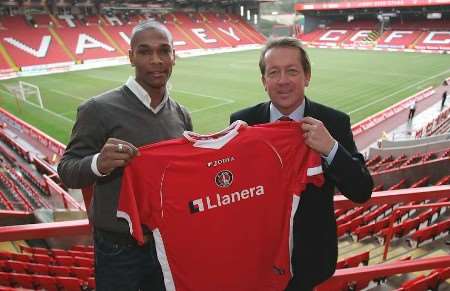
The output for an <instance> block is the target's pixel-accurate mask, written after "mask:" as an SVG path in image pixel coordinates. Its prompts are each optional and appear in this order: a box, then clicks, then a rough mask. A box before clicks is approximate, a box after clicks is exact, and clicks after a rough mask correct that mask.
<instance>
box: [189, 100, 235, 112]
mask: <svg viewBox="0 0 450 291" xmlns="http://www.w3.org/2000/svg"><path fill="white" fill-rule="evenodd" d="M231 103H234V101H232V102H224V103H220V104H216V105H211V106H207V107H203V108H199V109H195V110H192V111H190V113H191V114H193V113H198V112H202V111H206V110H209V109H213V108H217V107H222V106H225V105H228V104H231Z"/></svg>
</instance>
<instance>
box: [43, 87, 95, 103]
mask: <svg viewBox="0 0 450 291" xmlns="http://www.w3.org/2000/svg"><path fill="white" fill-rule="evenodd" d="M48 90H49V91H52V92H55V93H57V94H61V95H64V96H67V97H71V98H73V99H77V100H81V101H86V99H85V98H82V97H78V96H74V95H72V94H69V93H66V92H63V91H60V90H56V89H48Z"/></svg>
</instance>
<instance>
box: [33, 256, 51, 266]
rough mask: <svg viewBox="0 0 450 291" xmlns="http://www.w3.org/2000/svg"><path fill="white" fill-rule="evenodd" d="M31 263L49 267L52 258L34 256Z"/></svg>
mask: <svg viewBox="0 0 450 291" xmlns="http://www.w3.org/2000/svg"><path fill="white" fill-rule="evenodd" d="M33 261H34V262H35V263H39V264H44V265H50V264H53V258H52V257H50V256H49V255H41V254H34V255H33Z"/></svg>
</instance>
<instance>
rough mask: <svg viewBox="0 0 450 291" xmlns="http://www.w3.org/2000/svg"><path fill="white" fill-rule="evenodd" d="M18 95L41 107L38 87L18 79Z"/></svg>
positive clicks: (42, 105)
mask: <svg viewBox="0 0 450 291" xmlns="http://www.w3.org/2000/svg"><path fill="white" fill-rule="evenodd" d="M19 96H20V98H21V99H22V100H23V101H25V102H27V103H29V104H31V105H34V106H38V107H39V108H41V109H43V108H44V104H43V103H42V96H41V91H40V90H39V87H38V86H36V85H33V84H30V83H27V82H24V81H19ZM36 103H37V104H36Z"/></svg>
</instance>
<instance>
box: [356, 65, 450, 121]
mask: <svg viewBox="0 0 450 291" xmlns="http://www.w3.org/2000/svg"><path fill="white" fill-rule="evenodd" d="M449 72H450V70H447V71H444V72H442V73H439V74H436V75H434V76H431V77H428V78H426V79H424V80H421V81H418V82H416V83H413V84H411V85H409V86H406V87H405V88H403V89H400V90H397V91H395V92H394V93H391V94H389V95H387V96H385V97H384V98H381V99H378V100H375V101H373V102H370V103H367V104H365V105H363V106H361V107H358V108H356V109H355V110H352V111H350V112H348V114H353V113H355V112H358V111H361V110H362V109H365V108H367V107H369V106H372V105H373V104H376V103H379V102H381V101H384V100H386V99H388V98H390V97H392V96H394V95H396V94H398V93H400V92H402V91H405V90H407V89H410V88H412V87H414V86H416V85H418V84H421V83H424V82H425V81H428V80H431V79H434V78H436V77H438V76H441V75H444V74H447V73H449Z"/></svg>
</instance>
